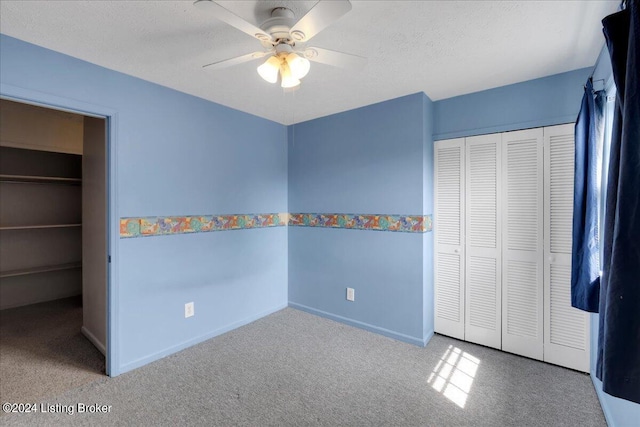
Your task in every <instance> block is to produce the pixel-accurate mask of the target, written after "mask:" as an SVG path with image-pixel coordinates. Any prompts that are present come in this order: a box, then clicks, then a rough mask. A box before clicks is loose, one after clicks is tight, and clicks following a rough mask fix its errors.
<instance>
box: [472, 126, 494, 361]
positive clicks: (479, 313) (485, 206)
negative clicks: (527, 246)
mask: <svg viewBox="0 0 640 427" xmlns="http://www.w3.org/2000/svg"><path fill="white" fill-rule="evenodd" d="M465 143H466V171H465V172H466V187H465V188H466V192H465V209H466V215H465V230H466V235H465V242H466V247H465V251H464V252H465V281H464V283H465V285H466V286H465V302H466V303H465V324H464V333H465V340H467V341H471V342H474V343H477V344H483V345H486V346H489V347H494V348H498V349H499V348H500V347H501V333H500V331H501V317H502V313H501V311H500V304H501V303H500V301H501V298H502V286H501V282H502V280H501V277H500V264H501V251H500V247H501V242H500V236H501V232H502V230H501V206H500V202H501V200H500V186H501V179H500V175H501V170H500V152H501V146H500V145H501V144H500V134H492V135H482V136H474V137H471V138H466V141H465Z"/></svg>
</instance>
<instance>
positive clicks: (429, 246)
mask: <svg viewBox="0 0 640 427" xmlns="http://www.w3.org/2000/svg"><path fill="white" fill-rule="evenodd" d="M422 101H423V102H422V103H423V105H422V108H423V111H424V114H423V122H422V135H423V152H422V154H423V163H422V212H423V213H424V214H428V215H432V218H433V174H434V170H433V156H434V153H433V107H434V104H433V102H432V101H431V100H430V99H429V98H428V97H427V96H426V95H425V96H423V98H422ZM433 256H434V253H433V233H432V232H431V233H425V234H423V235H422V281H423V289H422V304H423V307H424V308H423V310H424V316H423V319H422V321H423V324H422V335H423V337H425V340H426V339H428V338H429V337H430V336H431V335H433V327H434V326H433V322H434V313H435V311H434V307H433V304H434V289H433V280H434V277H433Z"/></svg>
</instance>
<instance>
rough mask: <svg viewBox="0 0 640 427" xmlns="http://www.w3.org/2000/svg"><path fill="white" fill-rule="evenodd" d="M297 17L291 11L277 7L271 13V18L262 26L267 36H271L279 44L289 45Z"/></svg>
mask: <svg viewBox="0 0 640 427" xmlns="http://www.w3.org/2000/svg"><path fill="white" fill-rule="evenodd" d="M294 19H295V15H294V13H293V11H292V10H291V9H288V8H286V7H276V8H275V9H273V10H272V11H271V18H269V19H267V20H266V21H264V22H263V23H262V25H260V28H261V29H263V30H264V31H265V32H266V33H267V34H270V35H271V36H272V37H273V39H274V40H276V41H278V42H285V43H289V42H290V41H291V36H290V35H289V31H290V30H291V26H292V25H293V24H294Z"/></svg>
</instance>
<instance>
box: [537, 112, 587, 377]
mask: <svg viewBox="0 0 640 427" xmlns="http://www.w3.org/2000/svg"><path fill="white" fill-rule="evenodd" d="M574 150H575V149H574V125H573V124H568V125H560V126H552V127H546V128H544V153H545V162H544V163H545V165H544V176H545V183H544V185H545V203H544V208H545V224H547V225H546V226H545V239H544V240H545V248H544V251H545V261H544V336H545V339H544V360H545V361H546V362H550V363H555V364H557V365H562V366H566V367H568V368H573V369H577V370H580V371H584V372H588V371H589V315H588V313H586V312H584V311H581V310H578V309H576V308H573V307H571V230H572V221H573V177H574V155H575V154H574Z"/></svg>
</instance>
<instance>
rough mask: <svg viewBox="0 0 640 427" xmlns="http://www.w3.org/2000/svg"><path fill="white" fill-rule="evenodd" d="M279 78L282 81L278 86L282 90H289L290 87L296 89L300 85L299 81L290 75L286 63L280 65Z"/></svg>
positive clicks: (289, 69)
mask: <svg viewBox="0 0 640 427" xmlns="http://www.w3.org/2000/svg"><path fill="white" fill-rule="evenodd" d="M280 77H281V79H282V82H281V83H280V86H282V87H283V88H285V89H286V88H291V87H296V86H298V85H299V84H300V80H298V79H297V78H296V77H295V76H294V75H293V74H292V73H291V68H290V67H289V64H288V63H287V61H284V62H283V63H282V65H281V66H280Z"/></svg>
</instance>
